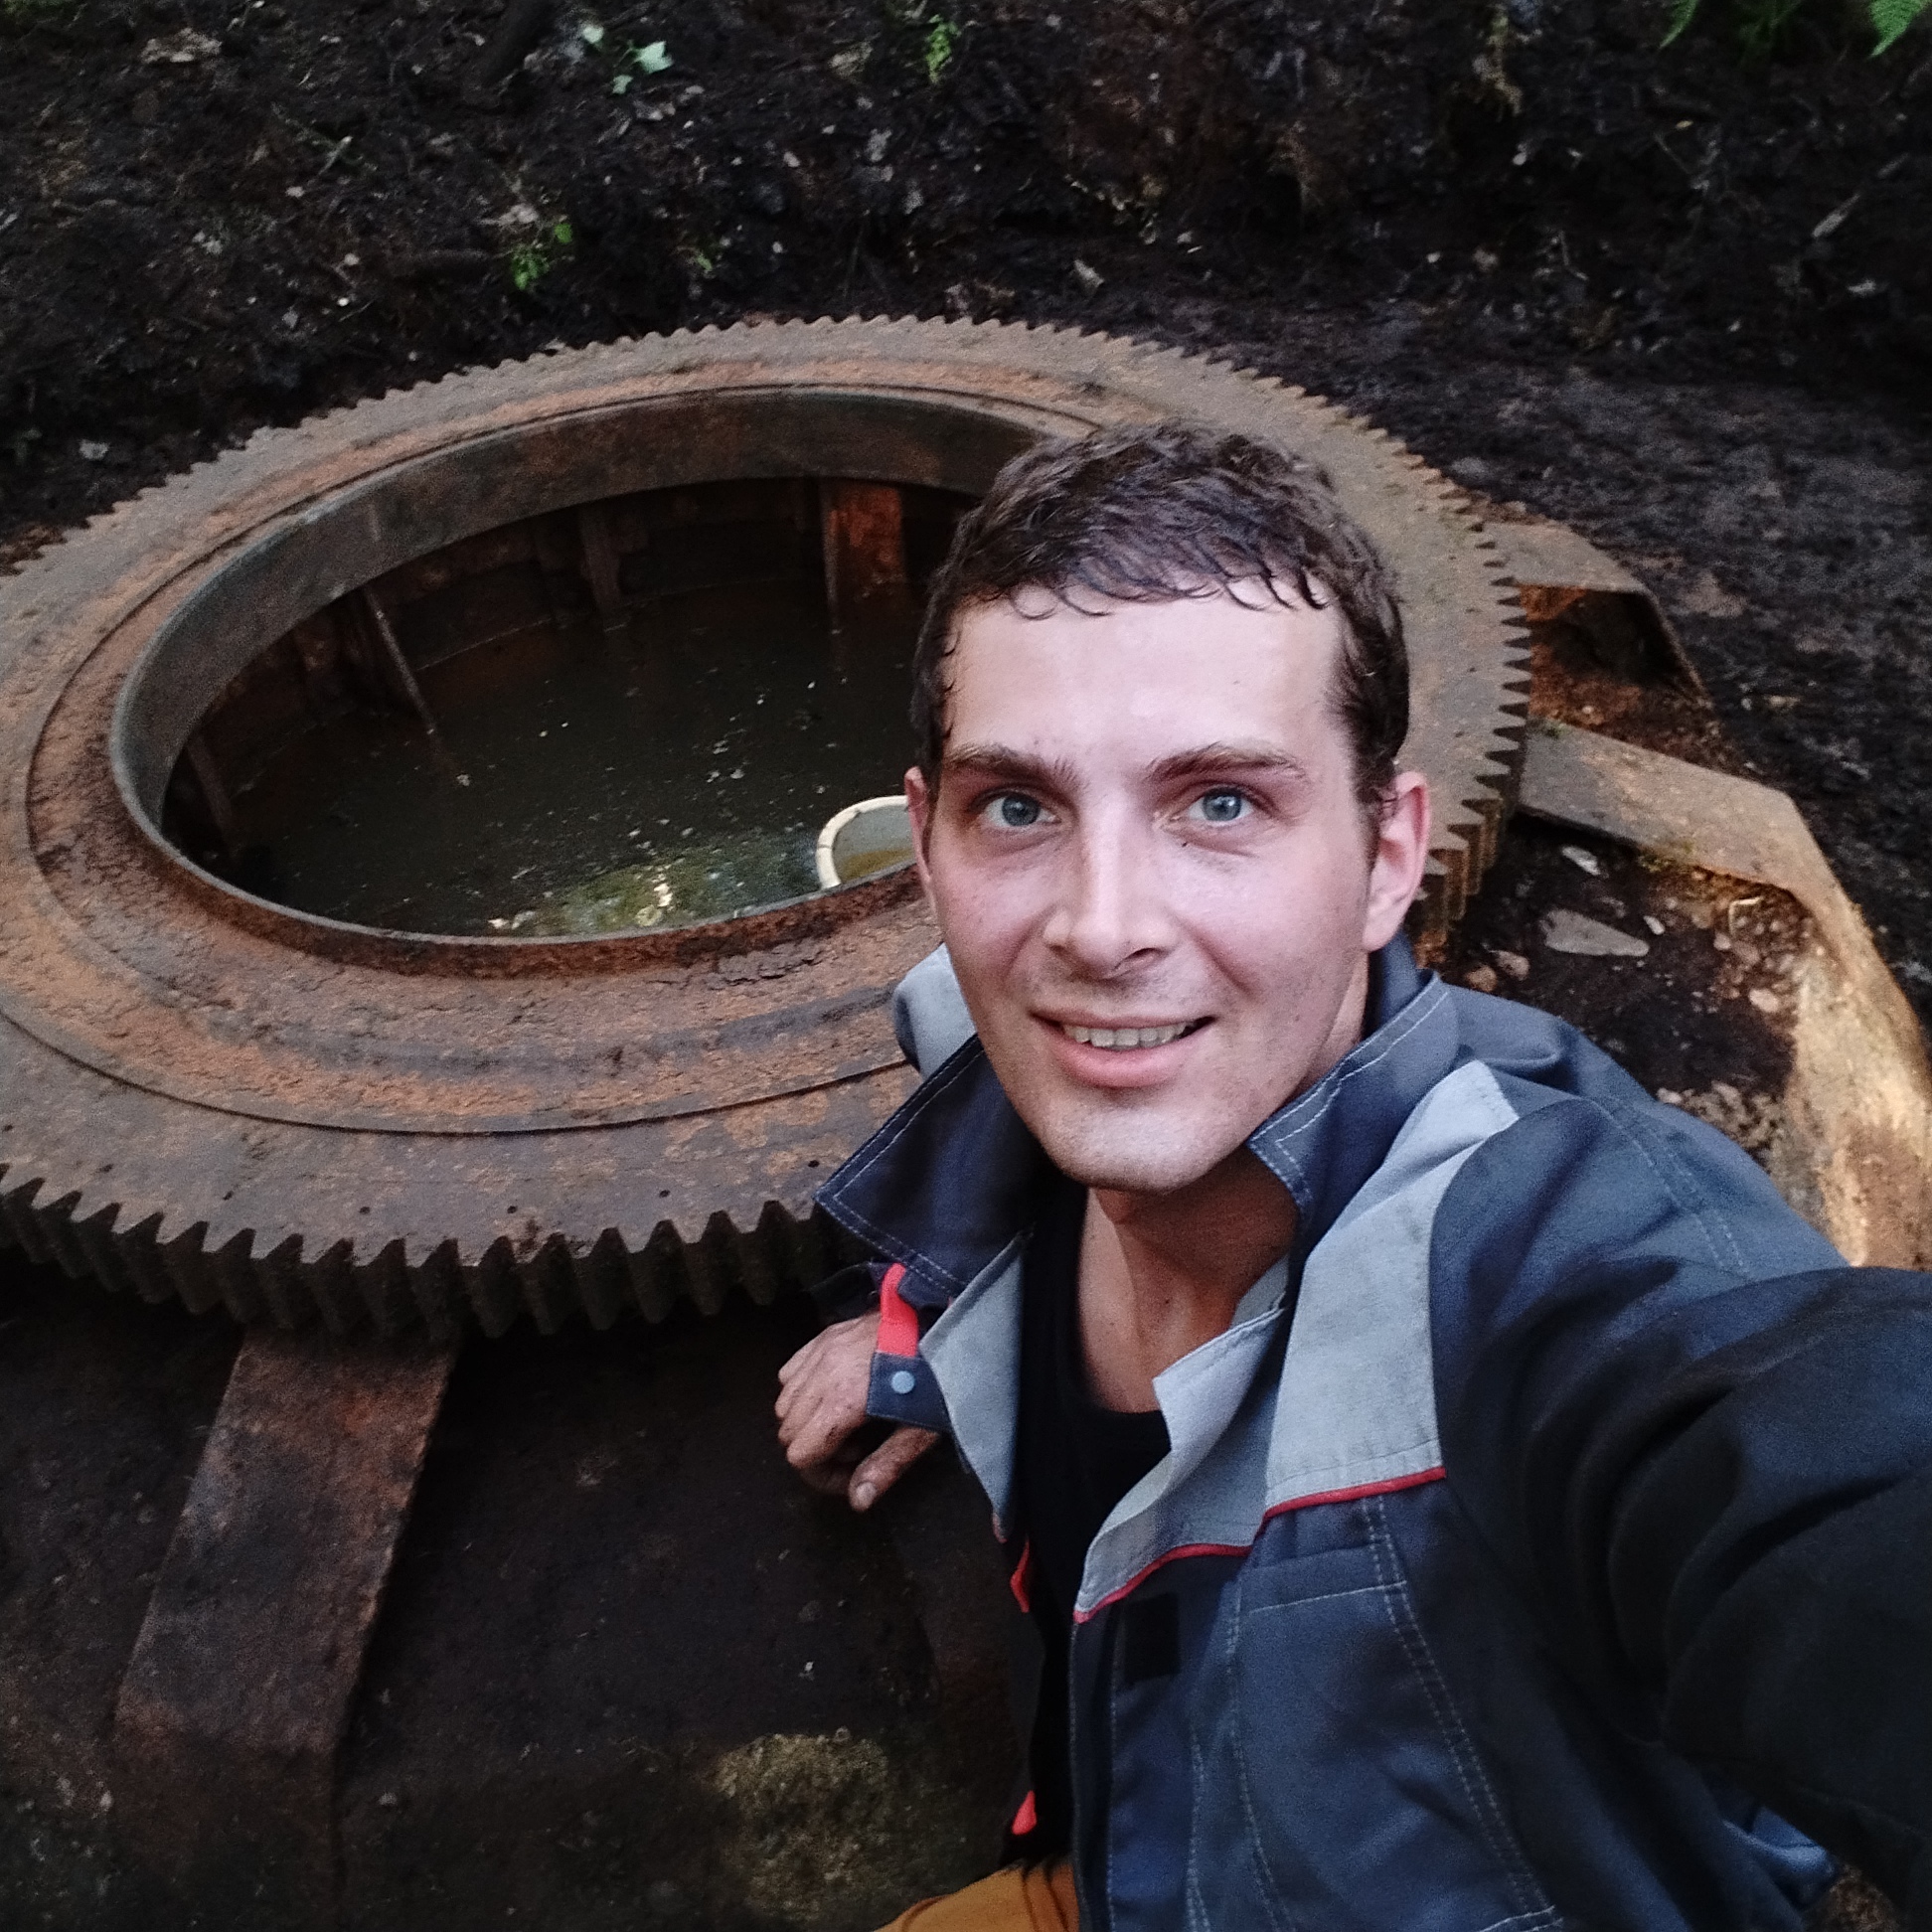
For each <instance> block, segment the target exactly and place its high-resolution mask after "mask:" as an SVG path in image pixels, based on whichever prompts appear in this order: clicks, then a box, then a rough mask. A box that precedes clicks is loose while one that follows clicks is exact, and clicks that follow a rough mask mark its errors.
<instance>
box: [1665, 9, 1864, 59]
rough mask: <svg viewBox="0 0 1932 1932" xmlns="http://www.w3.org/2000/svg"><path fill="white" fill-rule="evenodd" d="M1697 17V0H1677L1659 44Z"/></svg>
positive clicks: (1675, 35)
mask: <svg viewBox="0 0 1932 1932" xmlns="http://www.w3.org/2000/svg"><path fill="white" fill-rule="evenodd" d="M1873 4H1874V5H1875V4H1876V0H1873ZM1696 17H1697V0H1676V4H1675V5H1674V6H1673V7H1672V8H1671V26H1670V31H1669V32H1668V33H1667V34H1666V35H1665V36H1664V38H1663V39H1662V40H1661V41H1659V42H1658V43H1657V44H1658V46H1659V47H1669V46H1670V44H1671V43H1672V42H1673V41H1674V40H1676V39H1677V37H1678V36H1679V35H1680V34H1682V33H1683V32H1684V30H1685V29H1686V28H1687V27H1689V26H1690V25H1691V22H1692V21H1693V20H1695V19H1696Z"/></svg>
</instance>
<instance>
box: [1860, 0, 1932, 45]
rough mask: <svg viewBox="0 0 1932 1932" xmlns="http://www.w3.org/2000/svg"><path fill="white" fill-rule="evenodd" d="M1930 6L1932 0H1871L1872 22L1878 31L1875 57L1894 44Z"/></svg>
mask: <svg viewBox="0 0 1932 1932" xmlns="http://www.w3.org/2000/svg"><path fill="white" fill-rule="evenodd" d="M1928 6H1932V0H1871V24H1872V26H1873V27H1874V28H1876V29H1877V33H1878V45H1877V46H1876V47H1874V48H1873V49H1872V50H1871V52H1872V55H1873V57H1874V58H1875V57H1876V56H1878V55H1880V54H1882V53H1884V51H1885V50H1886V49H1887V48H1888V47H1890V46H1892V45H1893V44H1894V43H1895V42H1896V41H1897V40H1898V39H1899V38H1900V37H1901V36H1902V35H1903V34H1904V32H1905V30H1906V29H1907V28H1908V27H1910V26H1911V24H1912V23H1913V21H1915V20H1917V19H1918V17H1919V16H1920V15H1921V14H1922V13H1924V12H1925V10H1926V8H1927V7H1928Z"/></svg>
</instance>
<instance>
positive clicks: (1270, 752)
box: [1153, 742, 1308, 784]
mask: <svg viewBox="0 0 1932 1932" xmlns="http://www.w3.org/2000/svg"><path fill="white" fill-rule="evenodd" d="M1237 771H1257V772H1258V771H1275V772H1280V773H1282V774H1284V775H1285V776H1287V777H1289V778H1306V777H1307V776H1308V767H1307V766H1306V765H1304V764H1303V763H1302V761H1301V760H1300V759H1299V758H1296V757H1291V756H1290V755H1289V754H1288V753H1287V752H1286V751H1284V750H1283V749H1282V748H1281V746H1280V745H1278V744H1265V743H1259V742H1255V743H1247V744H1243V743H1238V742H1237V743H1231V744H1230V743H1226V742H1218V743H1214V744H1202V745H1197V746H1196V747H1195V748H1194V749H1193V750H1190V751H1176V752H1175V753H1174V754H1173V755H1172V756H1170V757H1166V758H1163V759H1162V760H1161V761H1160V763H1159V764H1157V765H1156V766H1155V767H1154V771H1153V776H1154V778H1155V780H1156V782H1157V783H1162V784H1165V783H1168V782H1170V781H1171V780H1173V779H1176V778H1212V777H1224V776H1227V775H1229V774H1231V773H1233V772H1237Z"/></svg>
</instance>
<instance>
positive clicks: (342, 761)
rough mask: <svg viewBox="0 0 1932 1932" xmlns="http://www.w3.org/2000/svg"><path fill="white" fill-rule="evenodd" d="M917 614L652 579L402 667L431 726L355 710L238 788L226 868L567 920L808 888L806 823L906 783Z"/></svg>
mask: <svg viewBox="0 0 1932 1932" xmlns="http://www.w3.org/2000/svg"><path fill="white" fill-rule="evenodd" d="M910 650H911V632H910V626H909V624H908V623H907V622H906V621H905V620H903V619H902V618H901V619H900V620H898V621H897V622H893V623H887V624H885V625H884V626H874V627H872V628H870V629H868V630H862V631H858V632H855V631H853V630H851V629H850V628H848V629H846V630H843V631H841V632H840V633H838V634H837V635H836V636H835V635H834V634H833V632H832V631H831V628H830V625H829V623H828V621H827V618H826V614H825V607H824V600H823V596H822V594H820V593H819V592H818V591H817V589H816V587H815V586H806V585H799V584H796V583H787V584H779V585H753V586H746V587H743V588H738V589H732V590H728V591H719V590H708V591H706V592H704V593H703V594H702V595H693V596H690V597H679V598H665V599H662V600H659V601H657V602H654V603H653V604H651V605H649V606H647V607H645V608H642V609H640V610H638V611H636V612H635V614H634V615H633V617H632V619H631V622H630V625H629V628H628V630H627V632H626V633H624V634H622V635H620V636H618V637H613V638H606V637H605V636H603V635H602V633H601V632H600V631H599V629H598V628H597V627H596V626H595V625H594V624H585V625H570V626H568V627H565V628H561V629H560V628H554V627H549V626H546V627H542V628H536V629H529V630H524V631H520V632H518V633H516V634H515V635H513V636H510V637H507V638H500V639H497V640H495V641H493V642H491V643H487V644H483V645H480V646H478V647H476V648H475V649H472V650H469V651H465V652H463V653H461V654H460V655H458V656H455V657H451V658H446V659H444V660H443V661H442V662H441V663H438V664H434V665H430V666H428V667H427V668H421V669H418V671H417V673H416V677H417V682H418V683H419V685H420V686H421V689H422V694H423V697H424V699H425V701H426V702H427V704H428V706H429V709H430V711H431V712H432V713H433V714H434V716H435V718H436V721H437V725H438V728H439V732H440V738H441V743H440V745H438V744H436V743H435V742H433V741H432V740H431V739H430V738H429V736H428V735H427V734H426V732H425V731H424V730H423V728H422V726H421V725H420V724H419V723H417V722H416V721H415V720H414V719H412V718H408V717H403V716H401V715H389V714H375V713H369V712H358V713H354V714H351V715H349V716H347V717H344V718H340V719H337V720H335V721H334V722H333V723H330V724H327V725H320V726H318V727H316V728H314V729H311V730H308V731H306V732H304V733H302V734H301V735H300V736H298V737H296V738H295V739H293V740H292V741H291V742H290V743H289V744H288V745H287V746H286V747H285V748H284V749H282V750H281V751H280V752H279V753H278V754H277V755H276V756H274V757H273V758H272V759H271V761H270V762H269V763H268V764H267V765H266V767H265V768H264V769H263V770H262V771H261V772H260V774H259V775H258V776H257V777H255V778H254V779H253V780H252V781H251V782H249V783H248V784H247V785H245V786H244V787H243V788H242V789H241V790H240V791H239V792H238V794H237V796H236V799H235V808H236V813H237V817H238V819H239V821H240V833H241V839H240V844H241V846H242V849H243V850H244V851H245V852H246V854H247V858H246V861H245V866H244V870H245V873H246V877H244V878H242V881H241V883H242V884H244V885H246V886H248V887H249V888H250V889H252V890H254V891H257V892H260V893H261V894H262V895H263V896H265V897H269V898H273V899H275V900H277V901H279V902H280V903H282V904H285V905H289V906H293V907H295V908H296V909H298V910H301V911H305V912H313V913H318V914H321V915H324V916H326V917H329V918H336V919H346V920H350V921H353V922H355V923H357V924H360V925H371V926H384V927H390V928H393V929H399V930H404V931H416V932H442V933H462V934H484V935H488V934H496V935H508V934H515V935H521V936H526V937H529V936H537V935H543V934H552V935H555V934H573V933H596V932H616V931H626V930H631V929H635V928H638V927H651V926H670V925H685V924H690V923H692V922H694V921H697V920H702V919H712V918H721V917H725V916H727V915H729V914H732V913H736V912H741V911H746V910H749V909H751V908H753V907H755V906H760V905H769V904H772V903H774V902H775V901H778V900H782V899H788V898H795V897H798V896H799V895H800V894H802V893H807V892H812V891H816V890H817V889H818V879H817V874H816V872H815V870H814V865H813V850H814V847H815V845H816V843H817V839H818V833H819V829H820V827H821V826H823V824H824V823H825V821H826V820H827V819H828V818H829V817H831V815H832V814H833V813H834V812H836V811H838V810H839V809H840V808H841V807H842V806H845V805H849V804H851V803H853V802H854V801H855V800H857V799H861V798H867V797H872V796H875V795H877V794H880V793H885V792H895V791H897V790H898V789H899V786H900V782H901V778H902V775H903V773H904V770H905V766H906V764H907V762H908V761H909V753H910V746H911V733H910V728H909V726H908V725H907V723H906V699H907V694H908V690H909V684H908V675H907V669H908V665H909V661H910Z"/></svg>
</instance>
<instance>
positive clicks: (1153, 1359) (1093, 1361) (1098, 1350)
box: [1079, 1147, 1295, 1409]
mask: <svg viewBox="0 0 1932 1932" xmlns="http://www.w3.org/2000/svg"><path fill="white" fill-rule="evenodd" d="M1294 1238H1295V1203H1294V1198H1293V1196H1291V1195H1290V1194H1289V1192H1288V1190H1287V1189H1286V1188H1284V1187H1283V1186H1282V1185H1281V1183H1280V1182H1279V1181H1277V1180H1276V1179H1275V1177H1274V1176H1273V1175H1272V1174H1270V1173H1269V1172H1268V1170H1267V1169H1266V1168H1264V1167H1263V1166H1262V1165H1261V1163H1260V1162H1259V1161H1258V1160H1256V1159H1255V1157H1254V1156H1253V1155H1252V1154H1250V1153H1249V1152H1248V1150H1247V1149H1246V1148H1244V1147H1243V1148H1240V1149H1237V1150H1236V1151H1235V1152H1234V1153H1233V1154H1230V1155H1229V1156H1228V1158H1227V1159H1226V1160H1225V1161H1223V1162H1222V1163H1221V1164H1220V1165H1219V1166H1218V1167H1217V1168H1215V1169H1214V1170H1213V1171H1212V1172H1211V1173H1209V1174H1207V1175H1204V1176H1203V1177H1202V1179H1201V1180H1199V1181H1197V1182H1195V1183H1194V1185H1193V1186H1192V1187H1188V1188H1183V1189H1180V1190H1179V1191H1177V1192H1176V1193H1174V1194H1164V1195H1141V1194H1124V1193H1116V1192H1114V1191H1111V1190H1108V1189H1101V1188H1096V1189H1093V1190H1092V1191H1090V1192H1089V1194H1088V1195H1087V1210H1086V1225H1085V1228H1084V1230H1083V1232H1082V1235H1081V1239H1080V1285H1079V1305H1080V1339H1081V1343H1082V1346H1083V1349H1084V1353H1085V1356H1086V1367H1087V1377H1088V1380H1089V1382H1090V1384H1091V1387H1092V1391H1093V1395H1094V1399H1095V1400H1096V1401H1098V1402H1100V1403H1101V1404H1102V1405H1103V1406H1104V1407H1106V1408H1113V1409H1151V1408H1153V1407H1155V1406H1156V1403H1155V1399H1154V1377H1155V1376H1156V1375H1158V1374H1159V1373H1160V1372H1161V1371H1162V1369H1167V1368H1170V1367H1172V1366H1173V1364H1175V1363H1177V1362H1179V1361H1180V1360H1181V1358H1182V1357H1183V1356H1185V1355H1188V1354H1191V1353H1192V1352H1193V1351H1194V1350H1196V1349H1198V1348H1200V1347H1201V1345H1202V1344H1203V1343H1204V1342H1208V1341H1211V1340H1212V1339H1213V1337H1215V1336H1216V1335H1219V1334H1220V1333H1221V1332H1222V1331H1223V1330H1225V1329H1226V1328H1228V1327H1229V1326H1230V1325H1231V1324H1232V1322H1233V1320H1234V1310H1235V1308H1236V1307H1237V1305H1238V1304H1239V1302H1240V1299H1241V1297H1242V1296H1243V1295H1244V1294H1246V1292H1247V1291H1248V1289H1249V1288H1251V1287H1252V1286H1253V1285H1254V1283H1255V1281H1256V1280H1258V1279H1259V1277H1260V1276H1261V1275H1263V1274H1264V1273H1266V1272H1267V1270H1268V1269H1269V1268H1270V1267H1271V1266H1272V1265H1273V1264H1274V1263H1275V1262H1276V1261H1278V1260H1279V1259H1280V1258H1281V1257H1282V1256H1283V1255H1284V1254H1286V1253H1287V1252H1288V1248H1289V1245H1290V1244H1291V1243H1292V1242H1293V1240H1294Z"/></svg>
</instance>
